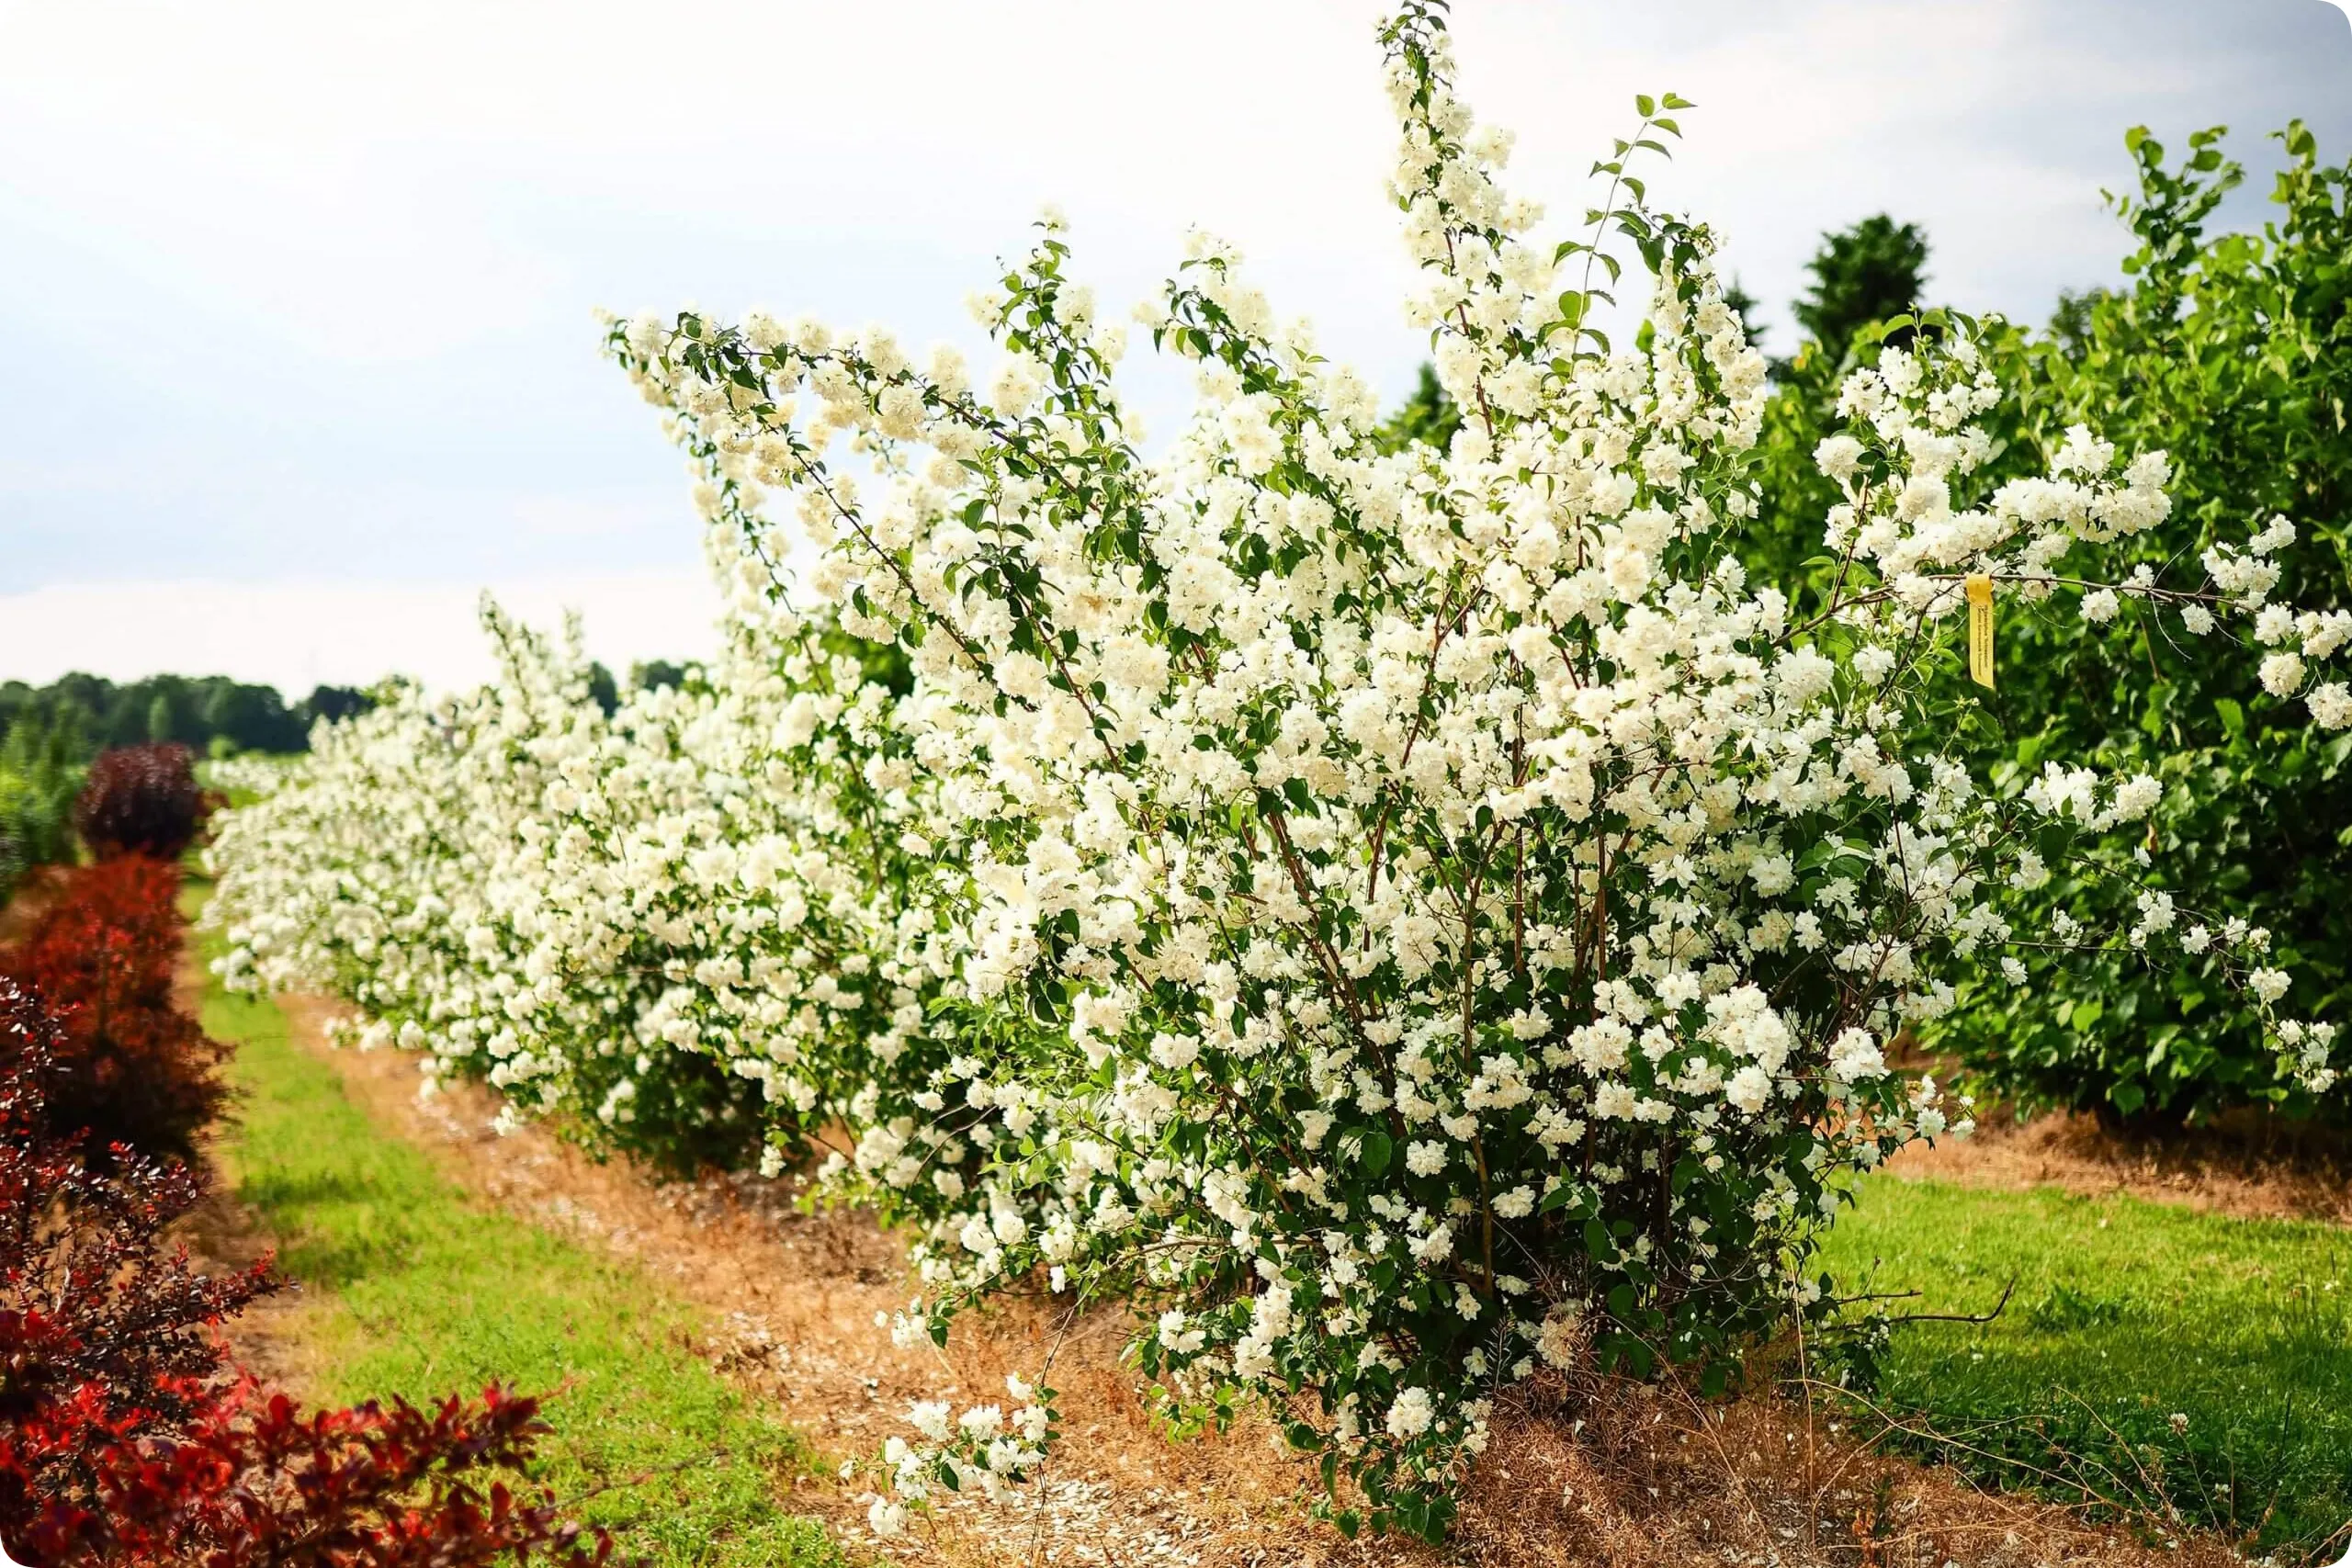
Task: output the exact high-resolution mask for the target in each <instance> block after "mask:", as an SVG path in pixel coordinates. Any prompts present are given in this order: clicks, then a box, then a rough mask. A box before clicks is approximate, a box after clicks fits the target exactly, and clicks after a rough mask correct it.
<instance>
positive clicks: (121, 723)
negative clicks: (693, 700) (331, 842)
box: [0, 659, 686, 765]
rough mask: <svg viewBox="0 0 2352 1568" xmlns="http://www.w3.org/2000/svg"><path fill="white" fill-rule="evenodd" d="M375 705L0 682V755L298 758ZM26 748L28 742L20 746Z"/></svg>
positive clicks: (360, 695) (331, 696)
mask: <svg viewBox="0 0 2352 1568" xmlns="http://www.w3.org/2000/svg"><path fill="white" fill-rule="evenodd" d="M685 681H686V666H684V665H683V664H679V663H673V662H672V661H670V660H662V659H656V660H647V661H646V662H644V663H640V664H636V665H632V666H631V667H630V669H629V672H628V684H629V685H631V686H643V687H649V688H650V687H654V686H678V685H684V683H685ZM592 682H593V684H594V689H595V694H596V698H597V701H598V702H599V703H601V704H602V705H604V707H605V711H606V712H608V713H609V712H611V711H612V710H613V708H614V707H615V706H616V705H617V704H618V702H619V695H620V692H621V689H622V688H621V684H620V682H617V681H616V680H615V679H614V678H613V675H612V672H611V671H608V670H606V669H605V667H604V666H603V665H601V664H599V665H596V666H594V672H593V675H592ZM374 705H375V699H374V698H373V697H372V696H370V695H369V694H368V693H367V692H365V691H362V690H360V689H358V688H356V687H354V686H331V685H321V686H314V687H312V688H311V694H310V695H309V696H307V697H304V698H303V699H302V700H301V701H300V702H296V703H288V701H287V700H286V699H285V697H283V696H282V695H280V694H279V693H278V691H277V688H276V687H274V686H265V685H256V684H254V683H252V682H244V681H232V680H231V679H229V677H227V676H225V675H150V676H149V677H147V678H146V679H145V680H143V681H129V682H113V681H109V680H107V679H106V678H105V677H104V676H102V675H85V674H81V673H79V672H76V673H74V674H71V675H66V676H63V677H62V678H60V679H59V680H57V681H56V682H52V683H51V684H49V685H46V686H34V685H28V684H27V683H26V682H22V681H0V746H5V745H6V741H7V739H8V738H9V736H10V735H11V734H12V733H14V732H15V731H17V728H19V727H20V726H22V727H24V728H26V730H27V731H28V736H37V737H39V738H40V743H39V747H38V749H39V750H42V751H44V752H46V751H48V750H51V749H60V750H62V753H63V754H64V760H65V761H69V762H71V763H74V764H77V765H78V764H80V763H83V762H86V761H89V760H90V759H91V758H93V757H95V756H96V755H97V754H98V753H99V752H101V751H104V750H107V749H108V748H110V747H115V746H138V745H142V744H144V743H146V742H148V741H152V740H175V741H178V742H179V743H180V744H181V745H183V746H187V747H188V748H189V749H190V750H194V751H195V752H196V753H197V754H198V756H225V755H229V754H232V753H235V752H241V751H270V752H281V753H282V752H288V751H302V750H308V749H309V747H310V735H311V725H312V724H313V723H315V722H317V721H318V720H320V719H322V718H326V719H337V718H348V717H350V716H352V715H354V714H359V713H365V712H367V711H368V709H369V708H371V707H373V706H374ZM28 744H29V741H28Z"/></svg>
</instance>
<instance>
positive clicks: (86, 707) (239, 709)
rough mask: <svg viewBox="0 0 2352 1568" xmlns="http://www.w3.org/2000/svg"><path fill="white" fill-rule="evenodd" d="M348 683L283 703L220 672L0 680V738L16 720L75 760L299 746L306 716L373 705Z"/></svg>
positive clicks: (273, 691) (307, 729)
mask: <svg viewBox="0 0 2352 1568" xmlns="http://www.w3.org/2000/svg"><path fill="white" fill-rule="evenodd" d="M373 705H374V704H373V701H372V699H371V698H369V696H368V694H367V693H365V692H362V691H358V690H356V689H354V688H352V687H350V686H319V687H316V688H314V689H313V690H312V691H311V694H310V695H309V696H307V697H305V698H303V699H302V700H301V701H300V702H298V703H294V704H291V705H289V704H288V702H287V701H286V699H285V698H284V697H282V696H280V695H279V694H278V693H277V688H276V687H274V686H262V685H254V684H251V683H248V682H243V681H232V680H231V679H229V678H228V677H227V676H225V675H194V676H191V675H151V676H149V677H147V679H145V680H143V681H130V682H121V683H118V682H113V681H109V680H107V679H106V678H105V677H104V676H102V675H85V674H81V673H79V672H76V673H74V674H71V675H66V676H63V677H62V678H61V679H59V680H58V681H56V682H53V683H51V684H50V685H47V686H33V685H28V684H27V683H26V682H22V681H7V682H0V740H5V739H6V737H7V735H8V734H10V733H11V732H13V731H14V730H15V729H16V728H17V726H19V725H20V724H23V725H30V726H33V727H35V728H39V729H40V730H42V731H44V732H50V733H56V734H59V735H61V736H63V737H67V738H68V739H66V741H65V744H66V746H67V747H68V749H69V750H71V751H72V752H73V753H74V760H75V761H88V760H89V759H90V758H92V757H94V756H96V755H97V753H99V752H100V751H103V750H107V748H109V747H113V746H137V745H141V744H142V743H144V742H147V741H151V740H176V741H178V742H179V743H180V744H182V745H184V746H187V747H189V748H190V749H192V750H195V751H196V752H198V754H199V755H202V754H206V753H220V752H230V751H300V750H304V749H305V748H307V747H308V745H309V744H310V739H309V738H310V733H311V722H312V721H313V720H315V719H320V718H343V717H345V716H349V715H351V714H356V713H364V712H366V711H367V710H368V708H369V707H371V706H373Z"/></svg>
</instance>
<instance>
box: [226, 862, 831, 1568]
mask: <svg viewBox="0 0 2352 1568" xmlns="http://www.w3.org/2000/svg"><path fill="white" fill-rule="evenodd" d="M200 891H201V890H200V889H196V890H192V897H199V896H200ZM213 945H214V943H211V942H208V943H207V947H208V956H209V949H210V948H211V947H212V946H213ZM203 1020H204V1027H205V1031H206V1032H207V1033H209V1034H211V1035H212V1036H213V1037H215V1038H216V1039H220V1040H227V1041H232V1042H233V1043H235V1044H236V1046H237V1053H236V1056H235V1059H234V1063H233V1066H232V1076H233V1077H234V1081H235V1083H236V1086H237V1088H238V1089H239V1091H240V1093H241V1095H242V1097H243V1098H242V1100H241V1102H240V1104H239V1106H238V1111H237V1116H238V1123H237V1126H236V1128H235V1129H234V1132H233V1134H232V1138H231V1140H230V1142H229V1146H228V1149H227V1156H228V1158H227V1163H228V1166H229V1168H230V1173H231V1176H232V1180H233V1181H234V1183H235V1190H236V1192H237V1195H238V1197H239V1198H240V1199H241V1200H242V1201H244V1202H245V1203H247V1204H250V1205H252V1206H253V1207H254V1208H255V1209H257V1210H258V1211H259V1212H260V1213H261V1215H262V1217H263V1219H264V1220H265V1221H266V1224H267V1225H268V1226H269V1229H270V1230H271V1232H272V1233H274V1234H275V1235H276V1236H277V1238H278V1240H279V1243H280V1250H279V1253H278V1262H279V1266H280V1268H281V1269H282V1271H283V1272H284V1273H286V1274H287V1275H288V1276H289V1277H290V1278H292V1279H294V1280H300V1282H301V1283H302V1286H303V1289H304V1291H305V1292H306V1294H307V1295H308V1296H309V1297H310V1298H311V1299H310V1301H309V1303H308V1304H307V1305H306V1307H305V1308H304V1309H303V1311H302V1312H301V1313H300V1314H298V1315H297V1316H296V1318H295V1323H296V1325H298V1332H300V1334H301V1335H302V1337H304V1339H305V1340H306V1341H307V1342H308V1346H309V1348H312V1349H315V1350H316V1351H317V1352H318V1357H317V1359H319V1361H320V1362H321V1363H322V1364H323V1365H324V1366H325V1367H326V1368H328V1369H329V1371H327V1373H326V1374H325V1377H324V1381H323V1383H322V1386H319V1387H316V1388H312V1389H309V1390H306V1391H305V1392H306V1393H310V1394H311V1395H312V1396H314V1397H316V1398H318V1399H320V1400H326V1401H333V1402H334V1403H337V1404H342V1403H349V1402H354V1401H357V1400H362V1399H368V1398H372V1397H381V1396H386V1395H390V1394H393V1393H400V1394H404V1395H406V1396H407V1397H409V1398H410V1399H412V1400H417V1401H423V1400H424V1399H427V1398H431V1397H433V1396H435V1395H437V1394H440V1393H448V1392H452V1391H467V1392H475V1391H479V1390H480V1389H481V1386H482V1385H483V1384H485V1383H487V1382H490V1381H492V1379H499V1380H503V1381H504V1382H508V1383H511V1384H513V1385H514V1386H515V1387H517V1388H519V1389H522V1390H524V1391H526V1392H532V1393H552V1394H553V1395H554V1397H552V1398H550V1399H548V1402H547V1406H546V1414H547V1417H548V1421H549V1422H550V1423H551V1424H552V1425H553V1426H554V1427H555V1435H554V1437H553V1438H551V1439H550V1440H549V1441H548V1443H547V1444H546V1446H545V1448H544V1450H543V1456H544V1457H543V1461H542V1463H541V1465H540V1475H541V1478H542V1479H544V1480H545V1481H546V1482H547V1483H548V1484H549V1485H551V1486H553V1487H554V1488H555V1489H556V1490H557V1492H558V1493H559V1494H560V1495H566V1496H571V1495H578V1494H581V1493H583V1492H586V1491H589V1490H591V1489H594V1488H608V1489H609V1490H605V1491H603V1492H601V1493H599V1495H596V1496H595V1497H594V1498H593V1499H592V1500H591V1501H590V1502H589V1503H588V1504H587V1505H586V1506H584V1507H583V1509H582V1516H583V1517H587V1518H589V1519H591V1520H594V1522H597V1523H602V1524H606V1525H610V1526H615V1527H625V1528H626V1530H627V1533H626V1535H625V1537H624V1538H623V1540H622V1547H623V1551H624V1554H625V1555H646V1556H650V1557H651V1558H652V1559H653V1560H654V1561H655V1562H660V1563H663V1564H695V1565H703V1564H709V1565H715V1568H733V1565H736V1564H741V1565H744V1568H751V1565H754V1564H756V1565H759V1568H817V1565H820V1564H832V1563H837V1562H839V1561H840V1558H839V1555H838V1553H837V1552H836V1551H835V1550H834V1549H833V1547H832V1546H831V1544H830V1543H829V1542H828V1541H827V1540H826V1538H825V1535H824V1533H823V1531H822V1529H820V1527H819V1526H818V1525H816V1524H815V1523H813V1522H811V1521H809V1520H807V1519H802V1518H796V1517H792V1516H790V1515H789V1514H787V1513H786V1511H785V1510H784V1509H783V1508H782V1507H781V1506H779V1505H778V1503H777V1500H776V1499H777V1495H778V1493H779V1491H780V1490H781V1489H782V1487H783V1485H784V1483H785V1482H786V1479H787V1478H788V1476H789V1475H790V1473H791V1472H792V1471H793V1470H794V1469H795V1468H796V1467H797V1466H799V1465H800V1464H802V1463H803V1462H804V1461H805V1459H806V1456H805V1454H804V1453H803V1452H802V1450H800V1449H799V1448H798V1447H797V1443H796V1441H795V1439H794V1438H793V1436H792V1435H791V1433H790V1432H788V1431H787V1430H786V1429H785V1428H784V1427H780V1426H778V1425H776V1424H775V1423H773V1422H770V1421H767V1420H764V1419H763V1418H761V1417H760V1416H757V1415H756V1414H755V1413H753V1412H752V1410H750V1409H749V1408H747V1406H746V1405H745V1404H744V1402H743V1400H742V1398H741V1395H739V1394H738V1393H736V1392H735V1391H734V1390H732V1389H730V1388H729V1387H728V1386H727V1385H726V1384H725V1383H724V1382H721V1381H720V1380H719V1378H718V1376H717V1375H716V1374H714V1373H713V1372H712V1371H711V1370H710V1369H709V1367H708V1366H707V1364H706V1363H705V1362H703V1361H702V1360H701V1359H697V1358H696V1356H695V1354H694V1353H693V1352H692V1350H691V1348H689V1341H690V1339H691V1337H693V1336H694V1335H695V1332H696V1330H697V1329H698V1328H699V1327H700V1325H699V1323H698V1321H697V1319H696V1317H695V1314H694V1313H693V1312H692V1310H690V1309H689V1308H687V1307H686V1306H684V1304H682V1303H677V1302H675V1301H673V1300H671V1299H670V1298H668V1297H666V1296H665V1295H664V1294H663V1293H662V1292H661V1291H659V1290H658V1289H657V1288H655V1286H654V1285H653V1284H652V1283H651V1282H650V1280H647V1279H645V1278H644V1277H642V1276H641V1275H639V1274H638V1273H637V1272H635V1271H634V1270H631V1269H628V1268H626V1267H624V1266H622V1265H621V1264H619V1263H617V1262H616V1261H615V1260H613V1259H611V1258H604V1257H599V1256H597V1255H594V1254H593V1253H590V1252H588V1251H586V1250H584V1249H583V1248H582V1247H578V1246H576V1245H573V1244H572V1243H571V1242H569V1241H566V1240H564V1239H563V1238H561V1237H559V1236H556V1235H551V1234H549V1233H548V1232H546V1231H542V1230H539V1229H537V1228H536V1227H534V1226H531V1225H528V1224H523V1223H521V1222H519V1221H516V1220H515V1219H513V1218H510V1217H508V1216H506V1215H504V1214H502V1213H496V1212H495V1211H492V1210H489V1209H486V1208H484V1207H482V1206H481V1205H479V1204H476V1203H472V1202H469V1201H467V1199H466V1197H465V1195H464V1194H463V1193H462V1192H460V1191H459V1190H458V1188H456V1187H455V1186H454V1185H452V1184H451V1183H450V1182H449V1181H447V1179H444V1178H443V1177H442V1176H441V1175H440V1174H439V1173H438V1172H436V1171H435V1169H434V1168H433V1167H432V1165H431V1163H430V1162H429V1161H428V1159H427V1158H426V1157H425V1156H424V1154H423V1152H422V1151H420V1150H418V1149H417V1148H415V1147H413V1145H409V1144H407V1143H405V1142H403V1141H401V1140H400V1139H399V1138H397V1137H395V1136H392V1135H390V1134H386V1133H384V1132H383V1131H381V1130H379V1128H378V1127H377V1126H376V1125H375V1124H374V1123H373V1122H370V1121H369V1119H368V1115H367V1113H366V1112H365V1111H363V1110H362V1109H361V1108H360V1107H359V1106H357V1105H355V1104H354V1103H352V1101H351V1100H349V1099H347V1098H346V1097H345V1094H344V1091H343V1086H342V1083H341V1081H340V1080H339V1079H338V1078H337V1077H336V1076H335V1074H334V1071H333V1069H332V1068H331V1067H330V1066H327V1065H326V1064H324V1063H322V1062H320V1061H319V1060H317V1059H316V1058H315V1057H313V1056H311V1055H308V1054H307V1053H306V1052H304V1051H303V1050H302V1049H301V1048H300V1047H298V1046H297V1045H295V1044H294V1043H293V1042H292V1041H291V1040H290V1039H289V1038H288V1028H287V1021H286V1019H285V1016H284V1015H283V1014H282V1013H281V1012H279V1010H277V1007H276V1006H275V1005H274V1004H272V1003H270V1002H267V1001H257V1000H254V999H253V998H245V997H237V996H232V995H230V994H228V993H226V992H224V991H222V990H221V989H220V986H219V984H218V983H217V982H213V981H209V980H208V983H207V986H206V989H205V994H204V1004H203Z"/></svg>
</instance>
